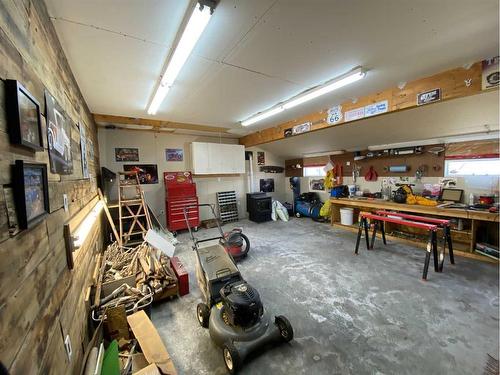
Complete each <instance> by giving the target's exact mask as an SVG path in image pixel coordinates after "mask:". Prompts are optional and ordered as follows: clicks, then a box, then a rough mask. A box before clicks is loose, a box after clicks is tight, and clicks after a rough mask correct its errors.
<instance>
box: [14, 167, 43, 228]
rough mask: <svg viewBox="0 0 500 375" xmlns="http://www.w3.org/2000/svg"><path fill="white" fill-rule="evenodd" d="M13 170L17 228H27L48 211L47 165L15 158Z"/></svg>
mask: <svg viewBox="0 0 500 375" xmlns="http://www.w3.org/2000/svg"><path fill="white" fill-rule="evenodd" d="M13 172H14V173H13V185H14V186H15V187H16V188H15V190H14V202H15V206H16V212H17V221H18V224H19V229H28V228H30V227H32V226H33V225H35V224H36V223H37V222H39V221H40V220H41V219H43V217H44V216H45V215H46V214H48V213H49V193H48V183H47V165H45V164H38V163H26V162H25V161H23V160H16V164H15V165H14V170H13Z"/></svg>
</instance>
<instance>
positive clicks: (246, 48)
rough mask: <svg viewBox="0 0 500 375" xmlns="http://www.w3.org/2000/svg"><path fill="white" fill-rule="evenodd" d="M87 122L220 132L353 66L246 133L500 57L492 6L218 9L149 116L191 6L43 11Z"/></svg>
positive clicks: (94, 3)
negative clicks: (331, 88) (142, 122)
mask: <svg viewBox="0 0 500 375" xmlns="http://www.w3.org/2000/svg"><path fill="white" fill-rule="evenodd" d="M45 1H46V3H47V6H48V9H49V13H50V15H51V16H52V17H53V18H52V20H53V23H54V25H55V28H56V30H57V33H58V36H59V38H60V40H61V43H62V45H63V48H64V50H65V52H66V55H67V57H68V60H69V63H70V65H71V68H72V70H73V72H74V74H75V77H76V79H77V81H78V84H79V86H80V88H81V90H82V92H83V95H84V97H85V99H86V101H87V103H88V104H89V107H90V109H91V110H92V111H93V112H94V113H104V114H112V115H121V116H132V117H143V118H156V119H161V120H169V121H178V122H186V123H197V124H207V125H213V126H225V127H231V128H234V129H235V131H238V129H239V130H241V127H240V125H239V124H238V121H240V120H242V119H245V118H246V117H248V116H250V115H252V114H254V113H255V112H258V111H260V110H263V109H266V108H267V107H269V106H271V105H273V104H274V103H276V102H279V101H281V100H284V99H286V98H289V97H291V96H293V95H295V94H297V93H299V92H301V91H303V90H304V89H307V88H309V87H311V86H314V85H317V84H319V83H322V82H324V81H326V80H328V79H330V78H333V77H336V76H338V75H340V74H342V73H345V72H346V71H348V70H350V69H351V68H353V67H355V66H358V65H361V66H363V67H365V68H368V69H370V72H369V74H368V76H367V77H366V78H365V79H364V80H362V81H360V82H357V83H355V84H353V85H351V86H349V87H346V88H343V89H341V90H339V92H334V93H331V94H329V95H326V96H324V97H322V98H321V99H318V100H315V101H313V102H310V103H307V104H305V105H303V106H299V107H297V108H295V109H293V110H290V111H286V112H285V113H283V114H280V115H278V116H275V117H273V118H271V119H269V120H268V121H265V122H262V123H259V124H256V125H255V126H252V127H249V128H248V129H245V131H248V132H252V131H255V130H257V129H260V128H263V127H269V126H274V125H276V124H278V123H281V122H283V121H286V120H290V119H293V118H295V117H297V116H300V115H304V114H307V113H310V112H312V111H316V110H320V109H323V108H326V107H329V106H331V105H333V104H336V103H339V102H341V101H344V100H346V99H349V98H354V97H358V96H362V95H366V94H369V93H373V92H376V91H378V90H382V89H384V88H387V87H392V86H395V85H397V83H398V82H400V81H410V80H413V79H417V78H420V77H424V76H427V75H430V74H434V73H437V72H439V71H443V70H446V69H449V68H454V67H457V66H461V65H463V64H466V63H469V62H474V61H477V60H481V59H483V58H486V57H491V56H495V55H497V54H498V43H499V38H498V34H499V29H498V11H499V4H498V1H497V0H482V1H470V0H440V1H432V0H424V1H414V0H383V1H369V0H364V1H363V0H353V1H343V0H308V1H303V0H251V1H249V0H222V1H221V2H220V4H219V6H218V7H217V9H216V11H215V13H214V16H213V17H212V19H211V21H210V23H209V25H208V26H207V29H206V30H205V32H204V34H203V35H202V37H201V38H200V40H199V42H198V44H197V46H196V47H195V49H194V51H193V53H192V55H191V56H190V58H189V59H188V61H187V62H186V65H185V66H184V68H183V69H182V71H181V73H180V75H179V76H178V78H177V81H176V83H175V85H174V87H173V89H172V90H171V91H170V93H169V95H168V96H167V98H166V99H165V101H164V102H163V104H162V106H161V107H160V110H159V111H158V114H157V115H156V116H148V115H147V114H146V105H147V102H148V99H149V98H150V96H151V94H152V91H153V89H154V87H155V84H156V82H157V79H158V77H159V74H160V72H161V68H162V66H163V63H164V60H165V57H166V56H167V54H168V51H169V49H170V48H171V45H172V42H173V40H174V38H175V35H176V32H177V31H178V28H179V25H180V23H181V21H182V18H183V16H184V13H185V12H186V9H187V8H188V0H148V1H139V0H107V1H102V0H86V1H81V0H45Z"/></svg>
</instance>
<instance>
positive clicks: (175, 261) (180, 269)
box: [170, 257, 189, 296]
mask: <svg viewBox="0 0 500 375" xmlns="http://www.w3.org/2000/svg"><path fill="white" fill-rule="evenodd" d="M170 266H171V267H172V269H173V270H174V273H175V276H177V280H178V281H179V295H180V296H183V295H186V294H188V293H189V275H188V273H187V271H186V269H185V268H184V265H183V264H182V263H181V261H180V259H179V258H177V257H172V258H170Z"/></svg>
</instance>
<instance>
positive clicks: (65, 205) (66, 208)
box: [63, 194, 69, 212]
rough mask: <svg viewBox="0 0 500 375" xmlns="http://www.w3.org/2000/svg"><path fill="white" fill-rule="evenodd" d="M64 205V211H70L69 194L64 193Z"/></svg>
mask: <svg viewBox="0 0 500 375" xmlns="http://www.w3.org/2000/svg"><path fill="white" fill-rule="evenodd" d="M63 206H64V211H65V212H68V211H69V204H68V194H63Z"/></svg>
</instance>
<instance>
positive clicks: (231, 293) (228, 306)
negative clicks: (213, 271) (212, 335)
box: [220, 281, 264, 327]
mask: <svg viewBox="0 0 500 375" xmlns="http://www.w3.org/2000/svg"><path fill="white" fill-rule="evenodd" d="M220 295H221V299H222V304H223V309H224V310H223V311H222V319H223V320H224V323H226V324H228V325H231V326H239V327H250V326H252V325H254V324H255V323H257V322H258V321H259V320H260V318H261V317H262V314H264V308H263V306H262V302H261V300H260V296H259V292H257V290H256V289H255V288H253V287H252V286H251V285H250V284H248V283H247V282H245V281H238V282H235V283H231V284H226V285H225V286H224V287H223V288H222V289H221V291H220Z"/></svg>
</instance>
